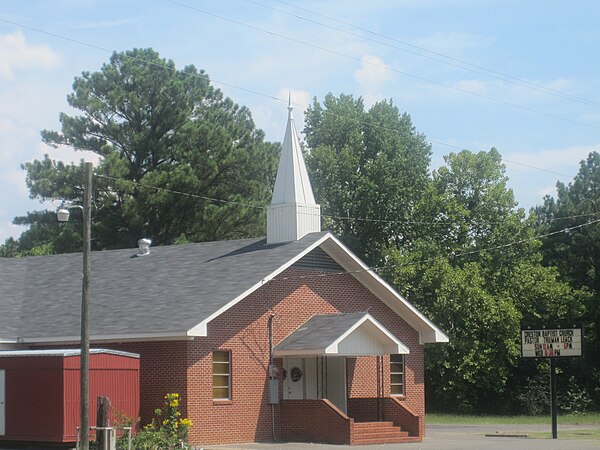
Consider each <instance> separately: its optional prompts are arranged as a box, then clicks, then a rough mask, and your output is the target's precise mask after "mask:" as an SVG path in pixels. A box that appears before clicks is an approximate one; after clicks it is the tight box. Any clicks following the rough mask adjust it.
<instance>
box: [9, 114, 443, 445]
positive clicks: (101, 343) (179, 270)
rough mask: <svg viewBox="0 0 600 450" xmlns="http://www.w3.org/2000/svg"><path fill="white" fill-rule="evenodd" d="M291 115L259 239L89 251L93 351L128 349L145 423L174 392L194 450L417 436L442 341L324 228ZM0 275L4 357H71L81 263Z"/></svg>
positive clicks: (23, 265)
mask: <svg viewBox="0 0 600 450" xmlns="http://www.w3.org/2000/svg"><path fill="white" fill-rule="evenodd" d="M289 109H290V112H289V119H288V122H287V129H286V133H285V138H284V142H283V148H282V155H281V161H280V164H279V169H278V173H277V179H276V184H275V188H274V193H273V200H272V203H271V205H270V207H269V208H268V211H267V218H268V220H267V222H268V225H267V237H266V239H265V238H263V239H246V240H234V241H221V242H206V243H199V244H186V245H175V246H165V247H156V248H152V249H151V251H150V253H149V254H146V255H144V256H141V257H135V258H132V257H131V256H132V254H133V253H134V252H133V251H132V250H114V251H101V252H93V254H92V270H93V275H92V291H91V292H92V311H91V314H92V327H91V343H92V346H93V347H102V348H108V349H112V350H115V351H126V352H132V353H136V354H139V355H140V359H139V361H140V414H141V418H142V422H141V423H142V424H145V423H147V422H148V421H150V420H151V418H152V416H153V412H154V409H155V408H157V407H160V406H161V404H162V402H163V397H164V395H165V394H166V393H168V392H177V393H179V394H180V395H181V398H182V413H183V414H184V416H186V417H189V418H190V419H191V420H192V421H193V427H192V429H191V433H190V438H189V440H190V443H193V444H196V445H203V444H226V443H244V442H270V441H307V442H328V443H336V444H350V445H352V444H366V443H387V442H415V441H420V440H422V439H423V437H424V434H425V421H424V416H425V399H424V361H423V347H424V345H425V344H427V343H441V342H447V341H448V338H447V337H446V335H445V334H444V333H443V332H442V331H440V330H439V329H438V328H437V327H436V326H435V325H434V324H433V323H431V322H430V321H429V320H428V319H427V318H426V317H425V316H424V315H423V314H422V313H421V312H419V311H418V310H417V309H416V308H415V307H414V306H413V305H412V304H411V303H409V302H408V301H407V300H406V299H404V298H403V297H402V296H401V295H400V294H398V293H397V292H396V291H395V290H394V289H393V288H392V287H391V286H389V285H388V284H387V283H386V282H385V281H383V280H382V279H381V278H380V277H379V276H378V275H377V274H376V273H374V272H373V271H372V270H369V268H368V267H367V266H366V265H365V264H364V263H363V262H361V261H360V260H359V259H358V258H357V257H356V256H355V255H354V254H353V253H352V252H351V251H350V250H349V249H348V248H346V247H345V246H344V245H343V244H342V243H341V242H340V241H339V240H338V239H336V237H335V236H333V235H331V234H330V233H328V232H326V231H321V225H320V224H321V219H320V207H319V205H317V204H316V202H315V199H314V196H313V192H312V188H311V185H310V181H309V178H308V175H307V172H306V167H305V164H304V161H303V157H302V152H301V148H300V144H299V140H298V137H297V134H296V130H295V128H294V122H293V119H292V111H291V107H290V108H289ZM0 273H2V278H1V281H0V303H1V304H2V308H1V309H2V312H3V313H2V315H1V316H0V349H4V350H11V349H20V350H23V349H41V348H51V347H56V346H72V347H77V345H78V343H79V329H80V324H79V316H80V311H79V301H80V298H81V284H80V273H81V255H79V254H63V255H53V256H46V257H28V258H21V259H3V260H2V259H0ZM7 275H10V276H7ZM56 280H61V282H60V285H57V281H56ZM0 380H1V378H0ZM0 388H2V386H0ZM92 400H93V401H92V402H91V403H90V404H92V405H95V399H92ZM0 408H2V407H1V406H0ZM91 416H92V417H93V416H94V414H92V415H91ZM5 418H6V417H5V414H4V416H3V411H0V431H2V430H3V429H2V423H1V421H2V420H4V419H5ZM0 438H1V436H0Z"/></svg>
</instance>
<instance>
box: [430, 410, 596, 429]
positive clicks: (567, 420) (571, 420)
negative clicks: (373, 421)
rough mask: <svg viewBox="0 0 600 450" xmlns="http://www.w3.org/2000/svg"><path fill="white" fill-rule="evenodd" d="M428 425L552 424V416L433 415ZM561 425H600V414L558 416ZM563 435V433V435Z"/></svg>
mask: <svg viewBox="0 0 600 450" xmlns="http://www.w3.org/2000/svg"><path fill="white" fill-rule="evenodd" d="M425 420H426V422H427V423H428V424H437V425H452V424H463V425H464V424H466V425H469V424H470V425H487V424H490V425H491V424H497V423H501V424H509V425H514V424H524V425H530V424H536V425H539V424H550V423H551V418H550V414H548V415H547V416H467V415H460V414H431V413H428V414H427V415H426V416H425ZM558 423H559V425H561V424H562V425H600V413H597V412H596V413H584V414H567V415H560V414H559V415H558ZM599 433H600V431H599ZM561 434H562V433H561Z"/></svg>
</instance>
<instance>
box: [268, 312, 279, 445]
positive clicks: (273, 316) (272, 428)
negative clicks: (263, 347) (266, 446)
mask: <svg viewBox="0 0 600 450" xmlns="http://www.w3.org/2000/svg"><path fill="white" fill-rule="evenodd" d="M274 318H275V314H274V313H271V314H270V315H269V324H268V327H269V370H268V376H269V379H270V378H271V376H272V372H271V371H272V369H273V319H274ZM278 395H279V394H278ZM271 437H272V438H273V442H275V405H274V404H273V403H271Z"/></svg>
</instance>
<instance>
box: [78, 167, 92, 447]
mask: <svg viewBox="0 0 600 450" xmlns="http://www.w3.org/2000/svg"><path fill="white" fill-rule="evenodd" d="M92 170H93V169H92V163H91V162H86V163H85V175H84V176H85V179H84V192H83V282H82V287H81V355H80V361H81V363H80V377H81V378H80V384H81V392H80V395H81V402H80V406H81V411H80V412H81V421H80V422H81V446H80V449H81V450H89V448H90V437H89V428H90V427H89V423H90V421H89V419H90V372H89V359H90V333H89V326H90V294H91V293H90V273H91V261H90V259H91V247H92V245H91V242H92Z"/></svg>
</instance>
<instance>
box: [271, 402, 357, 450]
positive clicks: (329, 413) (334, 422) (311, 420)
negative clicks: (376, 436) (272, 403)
mask: <svg viewBox="0 0 600 450" xmlns="http://www.w3.org/2000/svg"><path fill="white" fill-rule="evenodd" d="M281 409H282V414H281V423H282V433H283V439H284V440H286V441H300V442H327V443H329V444H342V445H349V444H350V443H351V430H352V423H353V422H354V421H353V420H352V419H350V418H348V417H347V416H345V415H344V414H343V413H342V412H341V411H339V410H338V409H337V408H336V407H335V406H334V405H333V404H331V403H330V402H329V401H328V400H286V401H285V402H284V403H283V405H282V408H281Z"/></svg>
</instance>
